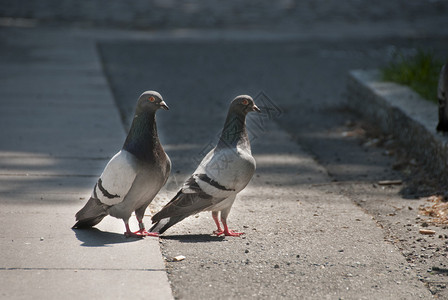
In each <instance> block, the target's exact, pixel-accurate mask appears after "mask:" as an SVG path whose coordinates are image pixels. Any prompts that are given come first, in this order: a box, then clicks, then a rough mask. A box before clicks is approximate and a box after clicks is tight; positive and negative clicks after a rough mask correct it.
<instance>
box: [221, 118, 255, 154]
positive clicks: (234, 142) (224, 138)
mask: <svg viewBox="0 0 448 300" xmlns="http://www.w3.org/2000/svg"><path fill="white" fill-rule="evenodd" d="M242 145H244V146H245V147H247V148H250V143H249V137H248V135H247V131H246V115H245V114H243V113H237V112H232V111H229V113H228V114H227V118H226V122H225V123H224V128H223V130H222V133H221V137H220V138H219V142H218V146H217V148H224V147H227V148H228V147H231V148H234V147H237V146H242Z"/></svg>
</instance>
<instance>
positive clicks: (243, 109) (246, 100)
mask: <svg viewBox="0 0 448 300" xmlns="http://www.w3.org/2000/svg"><path fill="white" fill-rule="evenodd" d="M229 110H230V111H233V112H235V113H238V114H241V113H242V114H244V115H246V114H248V113H249V112H251V111H256V112H261V110H260V109H259V108H258V106H256V105H255V102H254V99H252V97H251V96H248V95H240V96H237V97H236V98H235V99H233V100H232V103H231V104H230V109H229Z"/></svg>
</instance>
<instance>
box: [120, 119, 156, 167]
mask: <svg viewBox="0 0 448 300" xmlns="http://www.w3.org/2000/svg"><path fill="white" fill-rule="evenodd" d="M123 149H124V150H126V151H128V152H130V153H132V154H134V155H135V156H136V157H137V158H139V159H141V160H143V161H147V162H151V161H153V160H154V157H155V156H154V153H155V152H157V151H163V149H162V146H161V145H160V141H159V136H158V135H157V125H156V114H155V111H154V112H144V113H141V114H136V115H135V116H134V120H133V121H132V125H131V129H130V130H129V134H128V136H127V138H126V141H125V142H124V145H123Z"/></svg>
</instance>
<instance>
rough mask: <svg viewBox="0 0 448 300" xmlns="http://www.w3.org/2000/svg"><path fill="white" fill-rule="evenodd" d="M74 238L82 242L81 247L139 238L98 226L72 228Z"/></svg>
mask: <svg viewBox="0 0 448 300" xmlns="http://www.w3.org/2000/svg"><path fill="white" fill-rule="evenodd" d="M72 230H73V231H74V232H75V235H76V238H77V239H78V240H79V241H80V242H82V244H81V246H83V247H105V246H107V245H112V244H121V243H132V242H136V241H139V240H141V238H134V237H129V238H127V237H125V236H124V234H120V233H115V232H106V231H101V230H99V229H98V228H88V229H79V228H78V229H74V228H72Z"/></svg>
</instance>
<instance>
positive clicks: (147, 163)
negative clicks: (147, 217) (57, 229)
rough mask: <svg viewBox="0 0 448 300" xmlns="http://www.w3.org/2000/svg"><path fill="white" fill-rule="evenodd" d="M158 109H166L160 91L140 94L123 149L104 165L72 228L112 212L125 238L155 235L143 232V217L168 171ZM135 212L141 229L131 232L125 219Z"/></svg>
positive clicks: (90, 222)
mask: <svg viewBox="0 0 448 300" xmlns="http://www.w3.org/2000/svg"><path fill="white" fill-rule="evenodd" d="M159 108H163V109H165V110H168V109H169V108H168V106H167V105H166V103H165V102H164V101H163V99H162V96H161V95H160V94H159V93H157V92H154V91H146V92H144V93H143V94H142V95H141V96H140V98H139V99H138V101H137V108H136V110H135V115H134V120H133V121H132V125H131V129H130V130H129V133H128V136H127V137H126V141H125V142H124V145H123V148H122V149H121V150H120V151H119V152H118V153H117V154H115V156H114V157H112V159H111V160H110V161H109V162H108V164H107V165H106V167H105V169H104V171H103V173H102V174H101V176H100V178H99V179H98V181H97V183H96V184H95V187H94V188H93V192H92V195H91V197H90V199H89V201H88V202H87V203H86V205H85V206H84V207H83V208H82V209H81V210H80V211H79V212H78V213H77V214H76V220H77V221H78V222H77V223H76V224H75V225H74V226H73V228H87V227H92V226H95V225H96V224H98V223H99V222H100V221H101V220H102V219H103V218H104V217H105V216H107V215H111V216H113V217H116V218H120V219H123V221H124V225H125V227H126V232H125V235H126V236H127V237H129V236H134V237H142V236H148V235H152V236H155V235H156V234H154V233H149V232H148V231H146V229H145V225H144V224H143V216H144V213H145V210H146V208H147V207H148V205H149V203H151V201H152V199H154V197H155V196H156V195H157V193H158V192H159V191H160V189H161V188H162V187H163V186H164V185H165V183H166V181H167V179H168V176H169V174H170V170H171V161H170V159H169V157H168V155H167V154H166V153H165V151H164V150H163V148H162V145H161V144H160V141H159V137H158V135H157V126H156V111H157V110H158V109H159ZM134 211H135V216H136V217H137V220H138V223H139V228H140V229H139V230H138V231H136V232H131V230H130V229H129V223H128V222H129V218H130V217H131V214H132V212H134Z"/></svg>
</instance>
